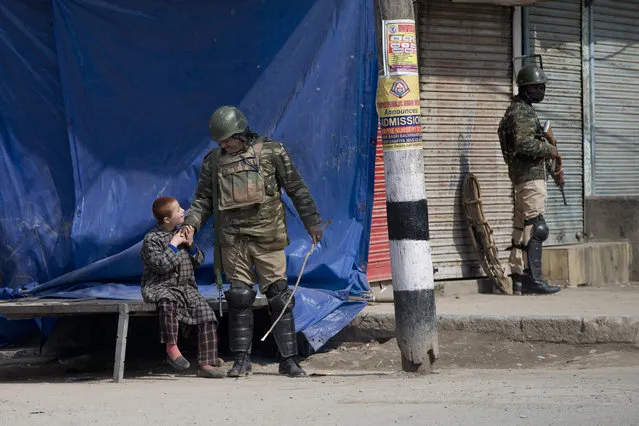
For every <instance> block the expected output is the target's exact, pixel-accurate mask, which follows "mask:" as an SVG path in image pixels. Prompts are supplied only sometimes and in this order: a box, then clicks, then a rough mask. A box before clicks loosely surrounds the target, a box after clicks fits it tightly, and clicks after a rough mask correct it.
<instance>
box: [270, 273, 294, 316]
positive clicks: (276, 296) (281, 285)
mask: <svg viewBox="0 0 639 426" xmlns="http://www.w3.org/2000/svg"><path fill="white" fill-rule="evenodd" d="M291 293H292V291H291V290H289V288H288V284H287V283H286V281H284V280H280V281H277V282H274V283H273V284H271V285H270V286H269V288H268V290H266V298H267V299H268V307H269V309H270V311H271V312H272V313H273V314H275V315H279V314H280V312H282V310H283V309H284V306H285V305H286V302H287V301H288V299H289V298H290V297H291ZM293 306H295V298H293V299H292V300H291V303H289V305H288V307H287V308H286V311H287V312H289V311H291V310H293Z"/></svg>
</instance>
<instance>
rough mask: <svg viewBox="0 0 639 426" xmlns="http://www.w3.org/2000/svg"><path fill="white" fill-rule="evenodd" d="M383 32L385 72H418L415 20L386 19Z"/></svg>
mask: <svg viewBox="0 0 639 426" xmlns="http://www.w3.org/2000/svg"><path fill="white" fill-rule="evenodd" d="M383 32H384V34H383V39H382V40H383V44H384V46H383V48H384V52H383V58H384V72H385V74H386V75H407V74H417V71H418V68H417V37H416V36H415V21H413V20H411V19H394V20H385V21H384V22H383Z"/></svg>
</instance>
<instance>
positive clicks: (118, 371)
mask: <svg viewBox="0 0 639 426" xmlns="http://www.w3.org/2000/svg"><path fill="white" fill-rule="evenodd" d="M207 302H209V305H211V307H212V308H213V309H214V310H215V311H216V313H217V312H218V308H219V305H218V299H217V298H213V299H207ZM266 305H267V301H266V299H265V298H263V297H260V298H257V299H255V303H254V305H253V306H254V308H262V307H265V306H266ZM226 311H227V305H226V300H224V299H223V300H222V312H226ZM91 314H118V334H117V339H116V343H115V360H114V363H113V380H114V381H115V382H119V381H121V380H122V379H123V377H124V360H125V357H126V342H127V334H128V331H129V317H131V316H149V315H157V306H156V305H155V304H153V303H145V302H143V301H141V300H140V301H137V300H105V299H96V298H89V299H46V298H37V297H27V298H23V299H13V300H10V301H2V302H0V315H3V316H5V317H7V318H9V319H25V318H40V317H60V316H71V315H91Z"/></svg>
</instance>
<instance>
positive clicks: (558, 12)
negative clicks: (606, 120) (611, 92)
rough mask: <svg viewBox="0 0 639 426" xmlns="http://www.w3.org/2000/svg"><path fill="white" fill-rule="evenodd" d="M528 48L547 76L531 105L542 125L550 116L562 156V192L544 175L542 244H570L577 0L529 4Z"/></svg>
mask: <svg viewBox="0 0 639 426" xmlns="http://www.w3.org/2000/svg"><path fill="white" fill-rule="evenodd" d="M528 37H529V41H530V48H531V53H533V54H541V55H542V58H543V65H544V71H545V72H546V75H547V77H548V80H549V82H548V84H547V86H546V97H545V99H544V101H543V102H541V103H539V104H535V109H536V110H537V114H538V116H539V119H540V120H541V122H542V124H543V122H544V120H550V123H551V125H552V129H553V133H554V135H555V137H556V139H557V144H558V146H559V152H560V153H561V155H562V157H563V163H564V174H565V180H566V184H565V188H564V190H565V193H566V199H567V202H568V206H567V207H565V206H564V205H563V200H562V198H561V193H560V192H559V190H558V189H557V187H556V186H555V184H554V183H553V181H552V179H549V180H548V204H547V209H546V221H547V222H548V227H549V228H550V238H549V239H548V241H547V242H546V243H547V244H548V245H553V244H566V243H574V242H576V241H577V234H578V233H580V232H582V231H583V217H584V216H583V126H582V122H583V120H582V101H581V100H582V75H581V0H562V1H552V2H542V3H539V4H538V5H536V6H534V7H530V8H529V34H528Z"/></svg>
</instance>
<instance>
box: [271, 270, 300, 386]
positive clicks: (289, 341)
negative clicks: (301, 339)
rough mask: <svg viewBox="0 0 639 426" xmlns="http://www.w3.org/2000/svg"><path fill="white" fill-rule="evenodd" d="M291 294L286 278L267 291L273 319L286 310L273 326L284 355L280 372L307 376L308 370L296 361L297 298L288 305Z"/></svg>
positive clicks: (295, 375)
mask: <svg viewBox="0 0 639 426" xmlns="http://www.w3.org/2000/svg"><path fill="white" fill-rule="evenodd" d="M290 295H291V290H289V288H288V286H287V283H286V281H284V280H281V281H278V282H276V283H273V284H271V285H270V286H269V288H268V290H267V291H266V297H267V299H268V307H269V312H270V314H271V321H275V320H277V318H278V317H279V315H280V314H281V313H282V311H283V310H284V313H283V314H282V316H281V318H280V320H279V322H278V323H277V324H276V325H275V328H273V338H274V339H275V342H276V343H277V347H278V349H279V350H280V355H281V356H282V359H281V361H280V368H279V372H280V374H284V375H287V376H289V377H303V376H306V372H305V371H304V370H302V368H301V367H300V366H299V364H298V363H297V361H296V357H297V355H298V351H297V334H296V333H295V318H293V306H295V299H291V303H290V304H289V305H288V306H286V302H287V301H288V299H289V297H290Z"/></svg>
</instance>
